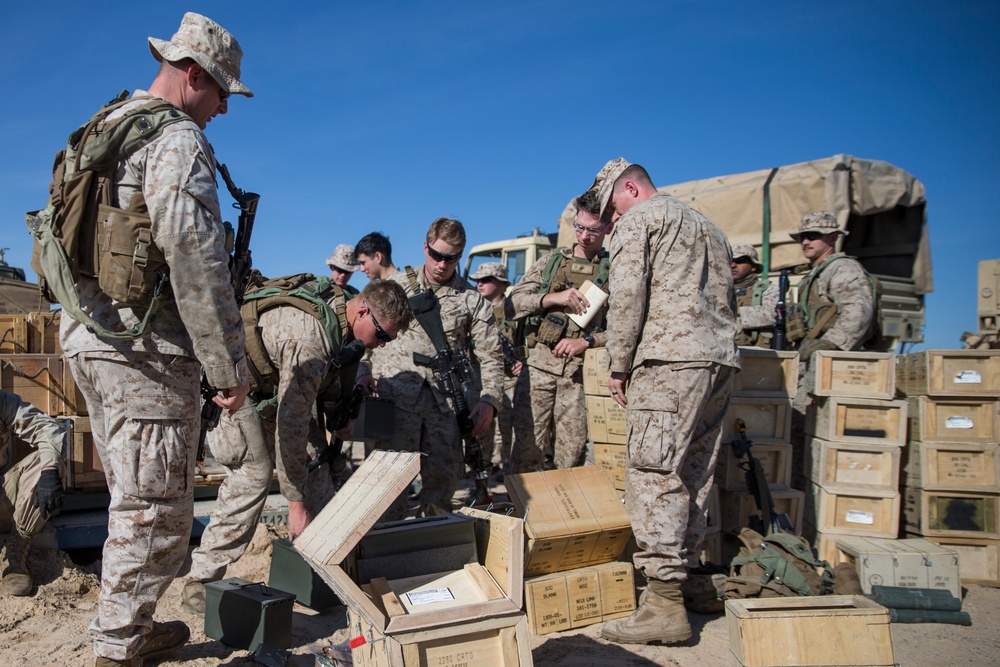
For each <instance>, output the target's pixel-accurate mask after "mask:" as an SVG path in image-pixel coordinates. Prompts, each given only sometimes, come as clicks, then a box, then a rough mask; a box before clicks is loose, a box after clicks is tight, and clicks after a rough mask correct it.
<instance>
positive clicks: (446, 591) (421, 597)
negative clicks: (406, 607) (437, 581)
mask: <svg viewBox="0 0 1000 667" xmlns="http://www.w3.org/2000/svg"><path fill="white" fill-rule="evenodd" d="M406 597H407V599H408V600H409V601H410V605H412V606H414V607H416V606H417V605H421V604H430V603H432V602H447V601H448V600H454V599H455V596H454V595H452V594H451V589H450V588H428V589H427V590H425V591H413V592H410V593H407V594H406Z"/></svg>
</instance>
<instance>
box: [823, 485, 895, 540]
mask: <svg viewBox="0 0 1000 667" xmlns="http://www.w3.org/2000/svg"><path fill="white" fill-rule="evenodd" d="M809 486H810V488H809V490H808V492H807V493H806V501H807V502H806V505H807V506H806V515H807V516H808V517H809V519H808V520H807V522H808V523H810V524H812V525H813V526H815V527H816V529H817V530H819V531H821V532H823V533H828V534H834V535H860V536H863V537H890V538H895V537H896V536H897V535H898V534H899V512H900V494H899V492H898V491H833V490H830V489H824V488H823V487H822V486H820V485H818V484H810V485H809Z"/></svg>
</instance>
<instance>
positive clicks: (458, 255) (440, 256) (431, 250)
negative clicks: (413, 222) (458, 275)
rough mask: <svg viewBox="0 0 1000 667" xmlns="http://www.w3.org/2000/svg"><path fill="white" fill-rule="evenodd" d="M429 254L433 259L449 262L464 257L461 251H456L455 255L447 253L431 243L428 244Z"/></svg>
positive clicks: (452, 262)
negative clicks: (433, 246)
mask: <svg viewBox="0 0 1000 667" xmlns="http://www.w3.org/2000/svg"><path fill="white" fill-rule="evenodd" d="M427 254H428V255H430V256H431V259H433V260H434V261H435V262H445V263H447V264H454V263H455V262H457V261H458V260H459V259H460V258H461V257H462V253H460V252H458V253H455V254H454V255H446V254H444V253H443V252H438V251H437V250H435V249H434V248H432V247H431V244H430V243H428V244H427Z"/></svg>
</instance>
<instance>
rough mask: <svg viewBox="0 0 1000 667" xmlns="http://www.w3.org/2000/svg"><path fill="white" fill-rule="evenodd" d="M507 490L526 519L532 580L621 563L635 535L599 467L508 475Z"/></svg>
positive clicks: (526, 568)
mask: <svg viewBox="0 0 1000 667" xmlns="http://www.w3.org/2000/svg"><path fill="white" fill-rule="evenodd" d="M504 485H505V486H506V487H507V493H508V494H509V495H510V501H511V503H513V505H514V508H515V510H516V511H515V514H516V515H517V516H520V517H525V530H526V532H527V536H528V546H527V552H526V555H525V562H524V573H525V574H526V575H527V576H535V575H539V574H549V573H551V572H560V571H562V570H571V569H574V568H578V567H583V566H586V565H600V564H601V563H609V562H611V561H614V560H617V559H618V557H619V556H621V553H622V550H623V549H624V548H625V544H626V543H627V542H628V539H629V537H630V536H631V535H632V525H631V523H630V522H629V518H628V513H627V512H626V511H625V506H624V505H623V504H622V502H621V499H620V498H619V497H618V494H617V492H616V491H615V489H614V487H613V486H612V485H611V482H610V481H609V480H608V477H607V475H605V474H604V472H603V471H602V470H600V469H599V468H597V467H596V466H580V467H577V468H567V469H565V470H547V471H545V472H531V473H524V474H521V475H508V476H507V477H506V478H504Z"/></svg>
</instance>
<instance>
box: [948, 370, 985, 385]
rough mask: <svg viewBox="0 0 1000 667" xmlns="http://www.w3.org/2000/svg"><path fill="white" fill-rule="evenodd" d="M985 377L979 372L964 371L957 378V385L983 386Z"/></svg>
mask: <svg viewBox="0 0 1000 667" xmlns="http://www.w3.org/2000/svg"><path fill="white" fill-rule="evenodd" d="M982 383H983V376H982V375H980V374H979V373H978V372H977V371H962V372H961V373H959V374H958V375H956V376H955V384H982Z"/></svg>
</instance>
